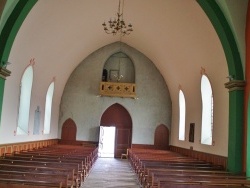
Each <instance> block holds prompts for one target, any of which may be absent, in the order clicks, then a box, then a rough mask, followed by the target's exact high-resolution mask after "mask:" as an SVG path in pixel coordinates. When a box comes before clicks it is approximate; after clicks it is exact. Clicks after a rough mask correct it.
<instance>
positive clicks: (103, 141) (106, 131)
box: [98, 126, 116, 157]
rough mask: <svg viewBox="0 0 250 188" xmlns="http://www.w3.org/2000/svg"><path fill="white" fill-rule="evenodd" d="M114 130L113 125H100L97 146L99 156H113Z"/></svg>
mask: <svg viewBox="0 0 250 188" xmlns="http://www.w3.org/2000/svg"><path fill="white" fill-rule="evenodd" d="M115 132H116V129H115V127H103V126H100V133H99V148H98V156H99V157H114V150H115Z"/></svg>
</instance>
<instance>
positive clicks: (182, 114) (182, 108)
mask: <svg viewBox="0 0 250 188" xmlns="http://www.w3.org/2000/svg"><path fill="white" fill-rule="evenodd" d="M185 123H186V100H185V96H184V93H183V91H182V90H181V89H180V90H179V140H185V130H186V127H185Z"/></svg>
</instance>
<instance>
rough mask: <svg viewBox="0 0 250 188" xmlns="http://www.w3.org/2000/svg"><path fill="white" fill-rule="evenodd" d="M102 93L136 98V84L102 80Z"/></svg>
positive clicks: (102, 94)
mask: <svg viewBox="0 0 250 188" xmlns="http://www.w3.org/2000/svg"><path fill="white" fill-rule="evenodd" d="M100 95H101V96H109V97H127V98H135V97H136V95H135V84H134V83H121V82H101V83H100Z"/></svg>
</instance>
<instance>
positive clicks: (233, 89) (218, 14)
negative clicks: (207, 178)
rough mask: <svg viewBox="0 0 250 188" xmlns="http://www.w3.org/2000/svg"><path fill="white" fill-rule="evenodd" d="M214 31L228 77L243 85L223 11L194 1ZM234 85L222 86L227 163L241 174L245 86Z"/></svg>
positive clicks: (211, 3) (210, 3)
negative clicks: (226, 106)
mask: <svg viewBox="0 0 250 188" xmlns="http://www.w3.org/2000/svg"><path fill="white" fill-rule="evenodd" d="M197 2H198V3H199V5H200V6H201V8H202V9H203V10H204V12H205V13H206V15H207V16H208V18H209V19H210V21H211V23H212V25H213V27H214V28H215V30H216V32H217V34H218V36H219V39H220V41H221V44H222V47H223V49H224V53H225V56H226V60H227V65H228V71H229V75H230V76H232V79H233V80H237V81H236V82H239V83H241V84H242V83H243V82H244V74H243V68H242V62H241V58H240V54H239V50H238V46H237V43H236V41H235V38H234V35H233V32H232V29H231V27H230V25H229V23H228V22H227V20H226V18H225V16H224V14H223V12H222V10H221V9H220V7H219V6H218V4H217V3H216V1H215V0H197ZM234 84H235V82H229V83H226V84H225V87H226V88H228V89H229V135H228V136H229V137H228V164H227V168H228V170H229V171H230V172H234V173H239V172H242V165H243V163H242V154H243V148H242V144H243V125H244V122H243V109H244V108H243V106H244V91H243V90H244V85H245V84H244V83H243V87H240V88H237V87H238V86H239V85H238V84H236V85H237V86H234Z"/></svg>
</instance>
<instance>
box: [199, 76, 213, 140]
mask: <svg viewBox="0 0 250 188" xmlns="http://www.w3.org/2000/svg"><path fill="white" fill-rule="evenodd" d="M201 98H202V124H201V143H202V144H207V145H212V132H213V104H214V103H213V92H212V87H211V84H210V81H209V80H208V78H207V76H205V75H202V77H201Z"/></svg>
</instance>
